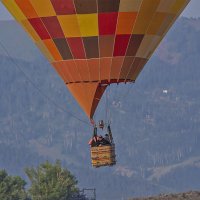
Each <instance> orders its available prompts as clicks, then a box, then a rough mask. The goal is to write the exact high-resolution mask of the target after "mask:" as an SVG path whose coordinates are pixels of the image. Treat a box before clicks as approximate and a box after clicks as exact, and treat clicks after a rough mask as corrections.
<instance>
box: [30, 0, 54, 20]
mask: <svg viewBox="0 0 200 200" xmlns="http://www.w3.org/2000/svg"><path fill="white" fill-rule="evenodd" d="M30 2H31V4H32V6H33V7H34V9H35V11H36V13H37V14H38V16H39V17H46V16H56V13H55V11H54V8H53V6H52V4H51V1H50V0H30Z"/></svg>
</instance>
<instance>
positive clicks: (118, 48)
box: [113, 35, 131, 56]
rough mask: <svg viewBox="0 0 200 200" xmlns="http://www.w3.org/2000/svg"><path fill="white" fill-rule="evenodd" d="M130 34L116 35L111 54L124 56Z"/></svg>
mask: <svg viewBox="0 0 200 200" xmlns="http://www.w3.org/2000/svg"><path fill="white" fill-rule="evenodd" d="M130 36H131V35H117V36H116V38H115V47H114V54H113V56H124V55H125V53H126V49H127V46H128V42H129V39H130Z"/></svg>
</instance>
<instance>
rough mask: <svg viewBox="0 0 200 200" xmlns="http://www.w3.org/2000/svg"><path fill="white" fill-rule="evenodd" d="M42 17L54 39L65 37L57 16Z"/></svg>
mask: <svg viewBox="0 0 200 200" xmlns="http://www.w3.org/2000/svg"><path fill="white" fill-rule="evenodd" d="M41 19H42V21H43V23H44V25H45V26H46V28H47V31H48V32H49V34H50V35H51V37H52V38H53V39H55V38H64V37H65V36H64V33H63V31H62V29H61V27H60V23H59V21H58V19H57V17H42V18H41Z"/></svg>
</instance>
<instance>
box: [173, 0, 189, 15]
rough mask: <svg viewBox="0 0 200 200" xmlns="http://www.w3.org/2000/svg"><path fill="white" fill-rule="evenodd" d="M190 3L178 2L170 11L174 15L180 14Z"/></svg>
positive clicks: (180, 0) (181, 0)
mask: <svg viewBox="0 0 200 200" xmlns="http://www.w3.org/2000/svg"><path fill="white" fill-rule="evenodd" d="M188 3H189V0H176V2H175V3H174V4H173V6H172V7H171V9H170V11H171V12H172V13H179V12H180V11H182V10H183V9H184V8H185V6H187V4H188Z"/></svg>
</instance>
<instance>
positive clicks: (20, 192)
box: [0, 170, 28, 200]
mask: <svg viewBox="0 0 200 200" xmlns="http://www.w3.org/2000/svg"><path fill="white" fill-rule="evenodd" d="M25 185H26V182H25V181H24V180H23V179H22V178H20V177H19V176H9V175H8V174H7V172H6V171H5V170H1V171H0V199H2V200H28V198H27V194H26V191H25Z"/></svg>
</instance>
